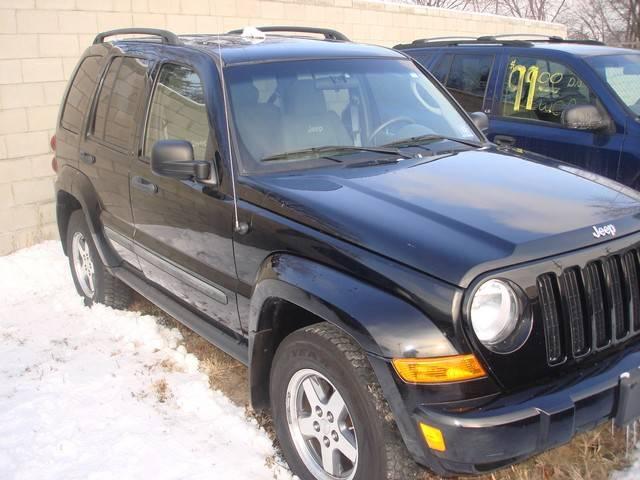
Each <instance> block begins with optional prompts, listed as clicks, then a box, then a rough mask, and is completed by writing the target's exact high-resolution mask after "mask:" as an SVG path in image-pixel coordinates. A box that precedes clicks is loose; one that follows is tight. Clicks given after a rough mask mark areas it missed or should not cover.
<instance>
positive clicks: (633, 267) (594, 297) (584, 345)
mask: <svg viewBox="0 0 640 480" xmlns="http://www.w3.org/2000/svg"><path fill="white" fill-rule="evenodd" d="M537 287H538V301H539V304H540V315H541V317H542V323H543V325H544V331H545V340H546V345H547V360H548V362H549V364H550V365H559V364H561V363H563V362H564V361H565V360H566V359H567V358H582V357H585V356H587V355H590V354H593V353H595V352H598V351H601V350H604V349H606V348H609V347H612V346H613V345H615V344H617V343H620V342H623V341H626V340H627V339H628V338H629V337H631V336H635V335H638V334H640V263H639V257H638V250H630V251H628V252H626V253H624V254H622V255H611V256H609V257H606V258H603V259H600V260H596V261H592V262H590V263H587V264H586V265H585V266H584V268H579V267H571V268H567V269H565V270H564V271H563V272H562V274H561V275H559V276H558V275H556V274H554V273H545V274H543V275H540V276H539V277H538V279H537Z"/></svg>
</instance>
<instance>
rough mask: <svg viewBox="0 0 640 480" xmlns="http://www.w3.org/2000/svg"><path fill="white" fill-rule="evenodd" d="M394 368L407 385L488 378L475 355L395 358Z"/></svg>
mask: <svg viewBox="0 0 640 480" xmlns="http://www.w3.org/2000/svg"><path fill="white" fill-rule="evenodd" d="M393 367H394V368H395V369H396V372H397V373H398V375H400V378H402V380H404V381H405V382H407V383H450V382H461V381H463V380H473V379H474V378H482V377H486V376H487V372H485V370H484V368H483V367H482V365H480V362H479V361H478V359H477V358H476V357H475V356H474V355H454V356H451V357H434V358H394V359H393Z"/></svg>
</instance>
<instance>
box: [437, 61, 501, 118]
mask: <svg viewBox="0 0 640 480" xmlns="http://www.w3.org/2000/svg"><path fill="white" fill-rule="evenodd" d="M492 67H493V56H491V55H456V56H454V57H453V61H452V62H451V68H450V70H449V74H448V75H447V78H446V81H445V82H444V84H445V86H446V87H447V89H448V90H449V92H451V94H452V95H453V96H454V97H455V98H456V100H458V102H459V103H460V105H462V107H463V108H464V109H465V110H466V111H468V112H478V111H480V110H482V106H483V104H484V96H485V93H486V91H487V84H488V83H489V75H490V74H491V68H492Z"/></svg>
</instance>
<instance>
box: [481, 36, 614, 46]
mask: <svg viewBox="0 0 640 480" xmlns="http://www.w3.org/2000/svg"><path fill="white" fill-rule="evenodd" d="M514 37H523V38H522V39H523V40H530V41H534V42H549V43H577V44H584V45H605V43H604V42H601V41H599V40H588V39H584V40H577V39H568V38H563V37H560V36H558V35H540V34H535V33H505V34H501V35H491V36H484V37H478V41H481V40H500V39H503V38H514Z"/></svg>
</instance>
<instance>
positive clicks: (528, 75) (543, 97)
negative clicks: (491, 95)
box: [501, 57, 596, 124]
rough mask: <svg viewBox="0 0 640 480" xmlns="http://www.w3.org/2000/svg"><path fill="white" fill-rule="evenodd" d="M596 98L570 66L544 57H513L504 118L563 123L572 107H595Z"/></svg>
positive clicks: (509, 72) (507, 84) (506, 84)
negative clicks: (563, 117) (565, 111)
mask: <svg viewBox="0 0 640 480" xmlns="http://www.w3.org/2000/svg"><path fill="white" fill-rule="evenodd" d="M595 104H596V98H595V96H594V95H593V94H592V93H591V91H590V90H589V88H588V87H587V85H586V84H585V83H584V82H583V81H582V79H581V78H580V77H578V76H577V75H576V74H575V73H574V72H573V71H572V70H571V69H570V68H569V67H567V66H566V65H563V64H561V63H556V62H552V61H549V60H546V59H544V58H533V57H511V58H510V59H509V64H508V66H507V75H506V78H505V82H504V87H503V91H502V101H501V107H502V115H503V116H505V117H512V118H523V119H529V120H540V121H543V122H550V123H556V124H559V123H561V117H562V112H563V110H564V109H565V108H567V107H569V106H572V105H595Z"/></svg>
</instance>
